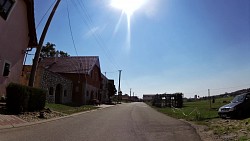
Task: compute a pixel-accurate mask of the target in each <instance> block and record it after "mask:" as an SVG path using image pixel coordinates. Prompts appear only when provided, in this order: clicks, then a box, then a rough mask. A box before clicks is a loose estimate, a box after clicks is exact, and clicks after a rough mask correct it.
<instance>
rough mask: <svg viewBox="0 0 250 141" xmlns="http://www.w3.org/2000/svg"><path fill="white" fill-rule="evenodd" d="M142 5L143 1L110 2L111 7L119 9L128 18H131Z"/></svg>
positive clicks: (118, 0) (123, 0) (117, 0)
mask: <svg viewBox="0 0 250 141" xmlns="http://www.w3.org/2000/svg"><path fill="white" fill-rule="evenodd" d="M144 3H145V0H112V1H111V6H113V7H115V8H118V9H121V10H122V11H123V12H125V13H126V14H127V15H128V16H131V15H132V14H133V13H134V12H135V11H136V10H137V9H139V8H140V7H141V6H142V5H143V4H144Z"/></svg>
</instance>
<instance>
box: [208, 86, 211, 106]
mask: <svg viewBox="0 0 250 141" xmlns="http://www.w3.org/2000/svg"><path fill="white" fill-rule="evenodd" d="M208 98H209V107H210V109H211V97H210V89H208Z"/></svg>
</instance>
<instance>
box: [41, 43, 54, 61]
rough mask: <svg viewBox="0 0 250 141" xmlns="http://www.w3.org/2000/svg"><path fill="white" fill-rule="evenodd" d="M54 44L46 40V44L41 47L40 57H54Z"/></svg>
mask: <svg viewBox="0 0 250 141" xmlns="http://www.w3.org/2000/svg"><path fill="white" fill-rule="evenodd" d="M55 46H56V45H55V44H52V43H50V42H47V44H46V45H45V46H43V47H42V50H41V53H40V57H41V58H47V57H55V54H56V49H55Z"/></svg>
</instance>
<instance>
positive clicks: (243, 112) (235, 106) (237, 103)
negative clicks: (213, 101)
mask: <svg viewBox="0 0 250 141" xmlns="http://www.w3.org/2000/svg"><path fill="white" fill-rule="evenodd" d="M218 114H219V116H220V117H221V118H242V117H243V116H247V115H250V93H244V94H241V95H237V96H236V97H235V98H234V99H233V100H232V101H231V103H229V104H226V105H224V106H222V107H220V108H219V110H218Z"/></svg>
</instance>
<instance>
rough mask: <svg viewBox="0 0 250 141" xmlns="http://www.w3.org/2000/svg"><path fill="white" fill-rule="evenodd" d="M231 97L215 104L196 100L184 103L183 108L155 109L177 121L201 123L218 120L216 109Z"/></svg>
mask: <svg viewBox="0 0 250 141" xmlns="http://www.w3.org/2000/svg"><path fill="white" fill-rule="evenodd" d="M232 99H233V97H226V98H220V99H216V100H215V103H211V108H210V102H209V100H197V101H194V102H184V103H183V108H168V107H167V108H157V107H153V108H155V109H157V110H158V111H159V112H162V113H164V114H166V115H169V116H172V117H175V118H178V119H185V120H188V121H197V122H202V121H205V120H209V119H214V118H218V112H217V111H218V109H219V108H220V107H221V106H223V105H225V104H226V103H223V101H227V102H229V101H231V100H232Z"/></svg>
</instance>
